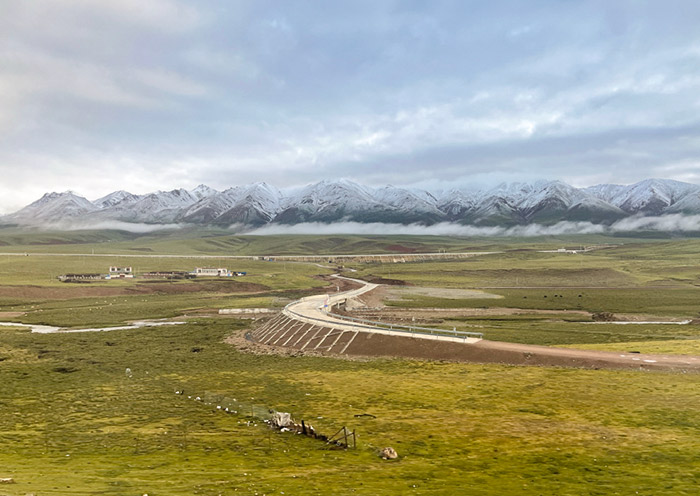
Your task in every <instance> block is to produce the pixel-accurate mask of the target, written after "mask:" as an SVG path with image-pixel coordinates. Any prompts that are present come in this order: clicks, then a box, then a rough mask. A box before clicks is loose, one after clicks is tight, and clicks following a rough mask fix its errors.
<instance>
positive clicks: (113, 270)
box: [105, 267, 134, 279]
mask: <svg viewBox="0 0 700 496" xmlns="http://www.w3.org/2000/svg"><path fill="white" fill-rule="evenodd" d="M133 277H134V272H133V271H132V270H131V267H110V268H109V275H108V276H107V277H106V278H105V279H131V278H133Z"/></svg>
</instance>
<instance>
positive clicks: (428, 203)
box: [3, 179, 700, 226]
mask: <svg viewBox="0 0 700 496" xmlns="http://www.w3.org/2000/svg"><path fill="white" fill-rule="evenodd" d="M669 213H686V214H700V186H697V185H694V184H689V183H682V182H678V181H668V180H660V179H649V180H646V181H641V182H639V183H636V184H633V185H629V186H622V185H598V186H594V187H590V188H582V189H579V188H574V187H572V186H570V185H568V184H566V183H563V182H561V181H535V182H531V183H523V182H519V183H516V182H514V183H503V184H500V185H498V186H496V187H494V188H491V189H487V190H478V189H470V190H451V191H447V192H441V194H440V195H439V199H438V198H436V196H435V195H433V194H431V193H430V192H428V191H424V190H418V189H407V188H398V187H394V186H384V187H380V188H370V187H366V186H362V185H359V184H356V183H354V182H352V181H348V180H345V179H343V180H338V181H321V182H318V183H315V184H311V185H308V186H306V187H303V188H301V189H297V190H294V191H291V192H288V193H286V194H284V193H282V192H280V191H279V190H278V189H277V188H275V187H273V186H270V185H268V184H266V183H255V184H248V185H245V186H236V187H233V188H229V189H227V190H225V191H222V192H218V191H216V190H214V189H212V188H209V187H208V186H205V185H200V186H198V187H197V188H195V189H194V190H192V191H187V190H184V189H176V190H172V191H159V192H156V193H151V194H148V195H141V196H139V195H133V194H131V193H129V192H127V191H115V192H113V193H110V194H109V195H106V196H104V197H102V198H99V199H98V200H95V202H90V201H88V200H87V199H85V198H83V197H81V196H78V195H76V194H75V193H72V192H65V193H47V194H46V195H44V196H43V197H42V198H40V199H39V200H37V201H35V202H34V203H32V204H30V205H28V206H27V207H25V208H23V209H21V210H19V211H18V212H15V213H14V214H11V215H8V216H5V217H3V221H4V222H13V223H19V224H34V225H36V224H42V223H44V224H47V223H48V224H51V223H56V222H58V221H61V220H70V221H75V220H76V219H79V220H80V222H85V223H89V222H90V221H109V220H118V221H124V222H144V223H172V222H183V223H191V224H218V225H233V224H246V225H255V226H257V225H264V224H268V223H274V222H277V223H285V224H296V223H299V222H336V221H344V220H348V221H356V222H385V223H399V224H409V223H423V224H433V223H436V222H442V221H445V220H448V221H453V222H460V223H463V224H475V225H518V224H528V223H540V224H552V223H556V222H559V221H562V220H576V221H588V222H593V223H608V224H609V223H612V222H614V221H615V220H618V219H621V218H624V217H626V216H630V215H637V214H644V215H664V214H669Z"/></svg>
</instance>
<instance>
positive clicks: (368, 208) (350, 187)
mask: <svg viewBox="0 0 700 496" xmlns="http://www.w3.org/2000/svg"><path fill="white" fill-rule="evenodd" d="M378 208H380V204H379V203H377V201H376V200H375V199H374V198H373V197H372V192H371V190H370V189H369V188H366V187H364V186H360V185H359V184H356V183H353V182H352V181H348V180H345V179H341V180H339V181H326V180H324V181H321V182H319V183H316V184H311V185H309V186H307V187H305V188H303V189H302V190H301V191H299V192H298V193H296V194H294V195H292V196H289V197H287V198H285V199H284V200H283V202H282V211H281V212H280V213H279V214H277V216H275V218H274V221H275V222H279V223H281V224H297V223H299V222H334V221H339V220H355V221H358V222H363V221H365V222H366V221H368V220H367V219H366V218H365V216H364V214H365V213H368V212H372V211H373V210H376V209H378Z"/></svg>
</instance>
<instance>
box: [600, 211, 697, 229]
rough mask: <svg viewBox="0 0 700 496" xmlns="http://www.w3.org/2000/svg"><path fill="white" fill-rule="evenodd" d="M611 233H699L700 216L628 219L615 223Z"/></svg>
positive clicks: (673, 215) (671, 215)
mask: <svg viewBox="0 0 700 496" xmlns="http://www.w3.org/2000/svg"><path fill="white" fill-rule="evenodd" d="M610 229H611V230H612V231H613V232H630V231H663V232H700V215H683V214H670V215H662V216H659V217H629V218H627V219H622V220H620V221H617V222H615V223H614V224H613V225H612V226H610Z"/></svg>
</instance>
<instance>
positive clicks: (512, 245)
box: [0, 231, 700, 496]
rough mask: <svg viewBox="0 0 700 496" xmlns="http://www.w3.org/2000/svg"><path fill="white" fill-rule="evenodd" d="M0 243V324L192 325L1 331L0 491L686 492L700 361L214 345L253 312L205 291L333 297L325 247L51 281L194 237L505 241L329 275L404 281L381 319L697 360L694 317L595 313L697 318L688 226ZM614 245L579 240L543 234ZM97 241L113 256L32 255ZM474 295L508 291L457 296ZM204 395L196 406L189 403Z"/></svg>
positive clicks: (691, 478) (348, 244)
mask: <svg viewBox="0 0 700 496" xmlns="http://www.w3.org/2000/svg"><path fill="white" fill-rule="evenodd" d="M0 242H1V243H2V244H3V247H2V251H7V252H10V251H15V252H31V254H30V256H20V257H18V256H5V257H0V290H2V291H3V292H2V293H1V295H0V312H2V313H0V315H2V317H1V319H2V320H3V321H15V322H24V323H37V324H48V325H55V326H73V327H93V326H111V325H119V324H124V323H126V322H129V321H131V320H136V319H146V318H150V319H156V318H177V319H181V318H185V319H186V321H187V324H185V325H178V326H163V327H154V328H143V329H133V330H122V331H111V332H101V333H81V334H46V335H41V334H32V333H30V332H29V331H28V330H26V329H18V328H10V327H0V381H1V382H2V384H3V385H4V387H3V388H0V445H2V447H3V448H2V450H0V478H3V477H12V478H13V479H14V481H15V484H7V485H3V486H2V487H0V494H8V495H13V496H14V495H25V494H28V493H34V494H37V495H42V494H52V495H76V494H114V495H124V494H144V493H147V494H153V495H157V494H168V495H183V496H184V495H192V494H202V495H219V494H225V495H233V494H249V495H255V494H256V493H257V494H258V495H262V494H281V493H282V492H284V493H285V494H295V495H313V494H327V493H328V490H329V488H332V492H333V493H336V494H367V495H370V494H371V495H375V494H430V495H448V494H456V493H463V494H473V495H502V494H533V495H540V494H542V495H582V494H590V495H594V494H595V495H598V494H599V495H610V494H624V495H627V494H637V493H639V494H654V495H659V494H660V495H686V494H687V495H691V494H695V493H696V491H697V486H698V483H700V471H699V470H698V465H697V459H698V456H700V442H699V441H698V436H697V432H698V429H700V414H699V413H698V412H700V396H699V395H698V394H697V391H698V386H699V383H698V381H699V379H698V378H699V376H698V375H697V374H682V373H670V372H647V371H641V372H640V371H625V370H584V369H576V368H559V367H547V366H544V367H542V366H540V367H523V366H511V365H502V364H478V363H454V362H449V361H425V360H410V359H386V358H374V359H348V358H345V359H338V358H329V357H323V356H312V355H309V356H304V355H297V356H294V355H293V354H290V355H286V356H282V355H275V354H270V353H265V352H262V351H261V350H257V353H253V352H252V351H256V350H254V347H253V346H250V349H247V350H245V349H241V348H243V347H245V345H243V346H241V347H236V346H232V345H230V344H227V342H230V341H231V339H232V338H234V337H235V338H236V339H238V341H239V342H243V343H245V339H244V335H245V332H246V331H247V330H250V329H254V328H255V327H256V326H257V325H259V323H256V322H254V321H252V320H249V319H239V318H234V317H230V316H218V314H217V313H216V312H217V310H218V308H245V307H255V308H257V307H266V308H279V309H281V308H282V307H283V306H284V305H285V304H286V303H288V302H290V301H292V300H293V299H296V298H299V297H302V296H306V295H310V294H318V293H319V292H324V291H331V292H332V291H334V290H335V285H331V284H329V281H328V280H327V278H326V276H328V275H329V274H331V273H333V272H335V271H336V270H338V268H339V267H338V266H337V264H325V263H322V264H319V265H316V264H301V263H291V262H286V263H283V262H265V261H246V262H241V264H240V266H239V265H238V264H237V265H236V266H232V265H231V263H230V262H224V261H223V259H220V260H217V259H212V260H211V261H210V262H206V265H207V266H218V265H220V264H223V265H225V266H228V267H229V268H231V269H234V270H243V271H247V272H248V274H249V275H248V276H245V277H243V278H236V279H232V280H226V281H220V280H193V281H163V282H157V283H153V282H146V281H144V280H138V279H134V280H132V281H103V282H96V283H89V284H64V283H60V282H58V281H57V280H56V276H57V275H59V274H61V273H65V272H105V271H106V267H107V266H109V265H120V266H122V265H132V266H134V269H135V270H137V272H144V271H147V270H191V269H192V268H194V267H193V265H195V264H197V265H199V264H200V262H196V261H194V260H192V259H188V258H185V257H187V256H188V255H192V254H198V253H199V254H208V255H225V254H239V253H243V252H246V253H247V254H253V253H255V252H256V251H257V253H258V254H278V253H281V252H282V251H284V252H286V253H291V254H295V253H296V254H306V253H336V254H339V253H351V252H354V253H376V252H378V250H377V249H378V248H381V247H384V249H385V251H387V252H391V250H398V249H399V248H400V249H401V250H404V249H405V248H406V247H409V248H412V249H415V250H422V249H424V250H425V251H438V250H439V249H445V250H457V249H464V250H465V251H467V250H468V251H478V250H483V251H496V250H499V251H504V253H502V254H500V255H492V256H491V255H490V256H488V257H477V258H473V259H466V260H458V261H441V262H416V263H393V264H379V263H371V264H361V263H351V264H346V266H345V267H343V268H342V270H345V271H346V272H348V275H349V276H350V277H358V278H363V279H365V280H386V281H390V282H392V284H393V285H394V286H397V287H403V288H404V289H405V290H406V291H405V293H403V294H402V295H401V300H392V299H389V298H380V299H378V301H368V302H367V307H368V308H369V307H372V308H374V307H378V306H381V305H385V306H386V309H387V311H388V312H390V314H391V316H392V318H396V319H397V320H401V319H409V320H410V319H412V318H413V317H415V318H416V320H420V319H425V320H426V321H431V325H435V326H442V327H446V328H452V327H457V328H458V329H462V330H478V331H479V332H483V333H484V334H485V336H486V337H487V338H488V339H489V340H501V341H507V342H511V343H524V344H533V345H547V346H556V347H570V348H586V349H603V350H609V351H616V352H619V353H630V352H634V351H640V352H642V353H652V354H653V353H658V354H666V353H668V354H677V355H689V354H698V343H700V338H699V334H700V333H699V332H698V327H699V326H698V325H697V324H695V323H690V324H683V325H677V324H633V325H620V324H614V323H611V322H602V323H592V322H594V318H593V315H594V314H605V313H610V314H613V316H614V318H617V319H619V318H624V319H631V318H639V319H641V318H642V317H643V318H645V319H646V318H647V317H654V318H659V319H662V320H664V319H665V320H691V321H697V319H698V318H699V317H700V315H699V312H700V308H699V307H698V302H699V301H700V298H698V297H699V296H700V292H699V291H700V265H699V264H698V263H697V260H700V241H698V240H696V239H678V240H663V239H641V238H640V239H630V238H603V237H597V236H596V237H584V238H556V239H552V238H550V239H547V238H541V239H540V238H538V239H519V240H506V239H492V240H486V239H481V240H472V239H450V238H429V237H421V238H415V239H413V238H411V237H408V236H407V237H389V238H381V237H362V236H347V237H344V236H337V237H335V236H334V237H329V238H321V237H304V236H293V237H289V238H286V239H285V238H284V237H272V238H262V237H237V236H233V235H231V234H230V233H225V232H208V233H201V232H197V233H195V232H191V233H188V232H177V233H170V234H167V233H161V234H151V235H145V236H136V235H132V234H128V233H118V232H108V231H104V232H89V233H85V232H76V233H38V232H34V233H22V232H10V233H8V232H7V231H3V232H2V233H0ZM619 243H624V244H622V245H620V246H613V247H609V248H604V249H600V250H594V251H591V252H587V253H585V254H577V255H572V254H559V253H540V252H539V251H538V250H546V249H554V250H555V249H558V248H560V247H575V246H580V245H581V244H584V245H589V244H590V245H593V244H600V245H602V244H619ZM93 249H94V250H95V251H96V252H98V251H100V250H103V253H119V254H120V255H119V257H116V258H114V259H109V258H99V259H98V258H92V257H88V256H82V255H75V256H72V257H42V256H41V255H39V254H38V253H39V252H41V251H45V252H52V251H54V252H64V253H65V252H74V253H91V251H92V250H93ZM129 253H155V254H171V255H178V256H181V257H182V258H154V259H140V258H130V257H129ZM202 265H204V263H202ZM351 270H354V271H355V272H351ZM401 285H403V286H401ZM414 288H438V289H439V290H440V291H437V292H436V291H435V290H423V289H418V290H416V289H414ZM340 289H341V290H342V289H343V288H342V287H341V288H340ZM452 289H458V290H460V291H457V292H455V293H452V292H451V290H452ZM445 290H447V291H450V292H449V293H446V292H445ZM462 291H467V293H463V292H462ZM475 291H476V292H479V291H484V292H486V293H489V294H494V295H499V296H501V298H473V297H472V296H475V295H477V294H478V293H476V294H475V293H474V292H475ZM110 292H114V293H110ZM579 294H580V295H581V297H579V296H578V295H579ZM555 295H557V296H555ZM545 296H546V298H545ZM441 309H444V310H445V312H444V313H441V312H440V310H441ZM358 311H359V312H362V311H370V310H362V309H359V310H358ZM412 314H415V315H412ZM184 316H186V317H184ZM127 368H128V369H129V371H128V372H127V370H126V369H127ZM176 391H184V394H175V393H176ZM190 396H191V397H192V398H188V397H190ZM198 396H199V397H200V398H203V399H205V400H206V401H195V399H194V398H196V397H198ZM234 399H235V401H234ZM222 404H227V405H228V404H236V405H240V406H239V408H238V409H237V410H236V411H237V413H235V414H226V413H224V412H223V411H222V410H221V409H218V408H217V405H218V406H221V405H222ZM270 409H275V410H279V411H287V412H291V413H292V414H293V416H294V417H295V418H297V419H305V420H306V421H308V422H311V423H313V425H314V427H315V428H316V429H317V430H319V431H320V432H322V433H325V434H329V435H330V434H333V433H334V432H335V431H337V430H338V429H339V428H340V427H342V426H343V425H346V426H348V427H349V428H351V429H356V431H357V433H358V446H357V448H356V449H350V450H347V451H345V450H338V449H331V448H330V447H328V446H326V445H324V444H323V443H321V442H320V441H317V440H313V439H307V438H303V437H301V436H294V435H292V434H289V433H279V432H276V431H272V430H270V429H269V428H267V426H266V424H264V422H263V420H264V417H265V416H266V415H268V413H267V412H268V411H269V410H270ZM384 446H393V447H394V448H396V450H397V451H398V453H399V459H398V460H395V461H385V460H382V459H381V458H379V456H378V451H379V449H381V448H382V447H384Z"/></svg>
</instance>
